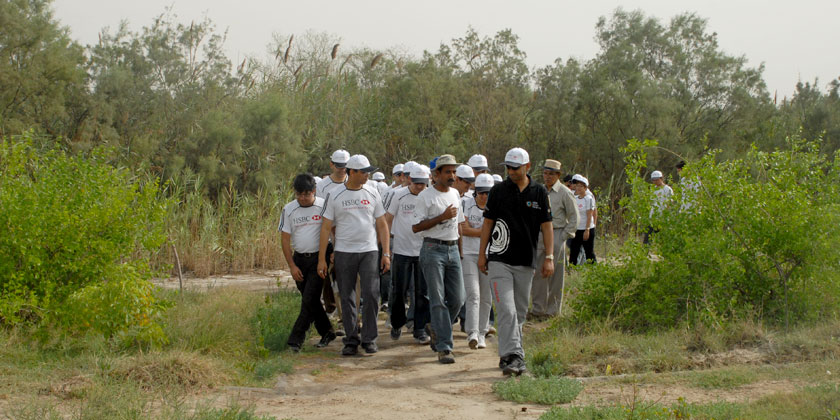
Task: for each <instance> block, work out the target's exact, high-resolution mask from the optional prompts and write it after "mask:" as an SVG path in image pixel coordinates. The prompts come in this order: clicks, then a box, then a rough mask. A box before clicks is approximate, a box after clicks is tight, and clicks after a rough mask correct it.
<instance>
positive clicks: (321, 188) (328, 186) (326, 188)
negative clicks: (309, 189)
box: [315, 176, 347, 198]
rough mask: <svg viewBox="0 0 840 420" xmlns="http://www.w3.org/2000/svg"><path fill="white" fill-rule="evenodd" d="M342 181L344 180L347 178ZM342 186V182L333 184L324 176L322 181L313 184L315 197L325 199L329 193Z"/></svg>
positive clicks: (330, 179) (333, 182)
mask: <svg viewBox="0 0 840 420" xmlns="http://www.w3.org/2000/svg"><path fill="white" fill-rule="evenodd" d="M344 179H345V180H346V179H347V176H345V177H344ZM343 185H344V182H335V181H333V180H332V178H330V177H329V176H325V177H324V179H322V180H321V181H320V182H318V183H317V184H315V195H316V196H318V197H321V198H327V196H328V195H329V194H330V192H332V191H335V190H336V189H337V188H338V187H341V186H343Z"/></svg>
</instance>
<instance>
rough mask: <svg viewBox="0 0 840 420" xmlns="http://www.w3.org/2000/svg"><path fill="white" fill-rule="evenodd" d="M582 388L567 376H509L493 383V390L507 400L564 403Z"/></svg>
mask: <svg viewBox="0 0 840 420" xmlns="http://www.w3.org/2000/svg"><path fill="white" fill-rule="evenodd" d="M582 390H583V384H581V383H580V381H577V380H574V379H569V378H560V377H554V378H530V377H527V376H523V377H520V378H510V379H507V380H504V381H499V382H496V383H494V384H493V392H495V393H496V394H497V395H498V396H499V397H501V398H502V399H505V400H508V401H515V402H519V403H524V402H530V403H537V404H565V403H568V402H571V401H573V400H574V399H575V398H576V397H577V396H578V394H580V392H581V391H582Z"/></svg>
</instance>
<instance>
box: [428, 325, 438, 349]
mask: <svg viewBox="0 0 840 420" xmlns="http://www.w3.org/2000/svg"><path fill="white" fill-rule="evenodd" d="M425 330H426V335H428V336H429V337H430V340H429V347H431V348H432V351H434V352H437V348H436V347H435V343H437V335H435V330H433V329H432V324H426V327H425Z"/></svg>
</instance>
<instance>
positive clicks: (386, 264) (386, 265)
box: [376, 213, 391, 273]
mask: <svg viewBox="0 0 840 420" xmlns="http://www.w3.org/2000/svg"><path fill="white" fill-rule="evenodd" d="M388 215H389V214H388V213H386V215H385V216H379V217H377V218H376V233H377V234H379V243H380V244H382V261H381V262H380V266H379V268H380V270H382V272H383V273H386V272H388V270H390V269H391V254H389V253H388V251H389V250H390V249H391V232H390V230H389V229H388V222H386V221H385V218H386V217H387V216H388Z"/></svg>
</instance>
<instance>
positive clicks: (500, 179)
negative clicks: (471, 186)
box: [493, 174, 504, 184]
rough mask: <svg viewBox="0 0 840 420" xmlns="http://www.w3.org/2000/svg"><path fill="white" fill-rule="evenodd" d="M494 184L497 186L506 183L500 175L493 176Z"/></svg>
mask: <svg viewBox="0 0 840 420" xmlns="http://www.w3.org/2000/svg"><path fill="white" fill-rule="evenodd" d="M493 182H494V183H496V184H501V183H502V182H504V179H503V178H502V176H501V175H499V174H493Z"/></svg>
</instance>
